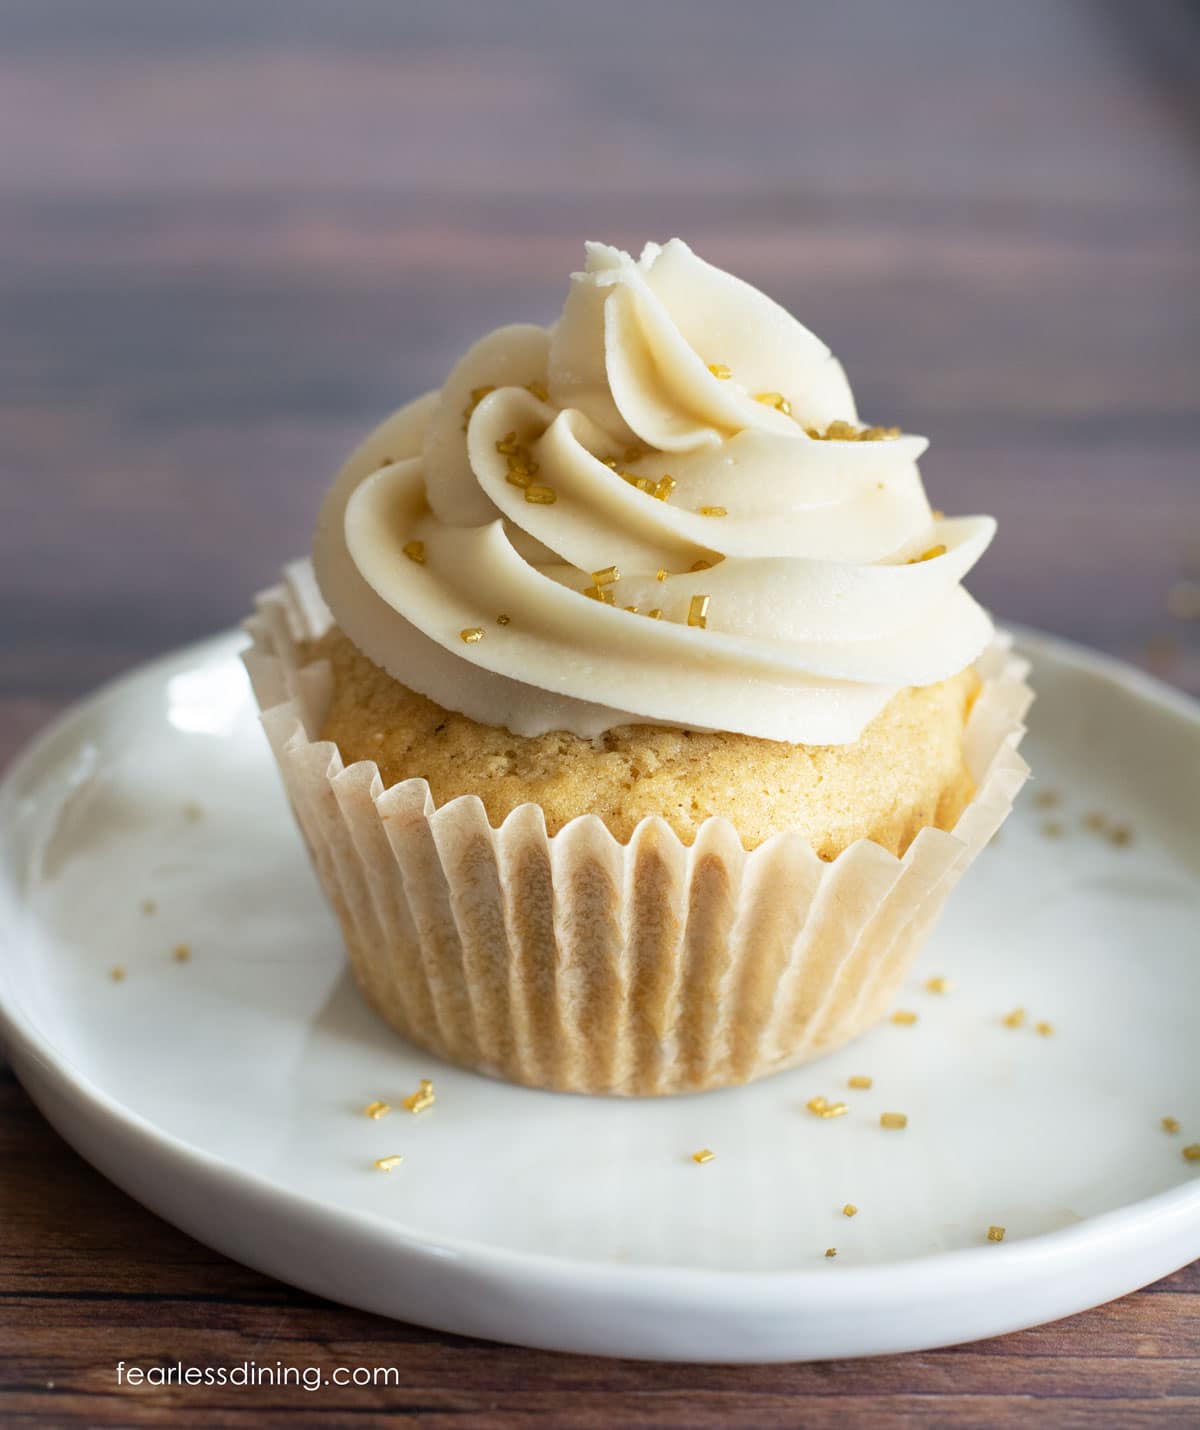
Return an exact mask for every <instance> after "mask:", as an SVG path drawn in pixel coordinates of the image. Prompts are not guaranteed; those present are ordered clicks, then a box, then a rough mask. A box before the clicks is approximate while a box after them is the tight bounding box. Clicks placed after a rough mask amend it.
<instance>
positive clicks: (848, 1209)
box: [842, 1202, 858, 1216]
mask: <svg viewBox="0 0 1200 1430" xmlns="http://www.w3.org/2000/svg"><path fill="white" fill-rule="evenodd" d="M842 1215H843V1216H857V1215H858V1208H857V1207H856V1206H855V1205H854V1203H853V1202H847V1203H846V1205H845V1206H844V1207H843V1208H842Z"/></svg>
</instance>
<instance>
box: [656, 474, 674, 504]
mask: <svg viewBox="0 0 1200 1430" xmlns="http://www.w3.org/2000/svg"><path fill="white" fill-rule="evenodd" d="M674 490H675V478H674V477H672V476H667V475H664V476H661V477H659V479H658V481H656V482H655V483H654V495H655V497H656V498H657V499H658V500H659V501H666V500H667V499H668V498H669V497H670V495H671V493H672V492H673V491H674Z"/></svg>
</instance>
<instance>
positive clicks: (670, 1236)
mask: <svg viewBox="0 0 1200 1430" xmlns="http://www.w3.org/2000/svg"><path fill="white" fill-rule="evenodd" d="M239 645H240V640H239V638H238V637H237V636H233V635H229V636H222V637H220V638H218V639H215V640H212V641H209V642H207V643H205V644H203V645H200V646H196V647H193V648H192V649H190V650H185V651H182V652H180V653H179V654H177V655H174V656H171V657H168V658H167V659H165V660H162V661H159V662H157V663H156V664H154V665H152V666H149V667H147V668H145V669H143V670H141V671H139V672H135V673H134V674H132V675H130V676H128V677H126V678H125V679H123V680H121V681H118V682H117V683H116V684H114V685H112V686H110V687H108V688H107V689H106V690H104V691H102V692H100V694H98V695H96V696H95V697H93V698H92V699H91V700H89V701H87V702H85V703H84V704H83V705H80V706H78V707H77V708H76V709H75V710H73V711H71V712H70V713H68V714H67V715H66V716H65V717H64V718H63V719H61V720H60V721H59V722H58V724H57V725H55V726H54V727H53V728H52V729H51V730H50V731H49V732H48V733H47V734H46V735H45V736H43V738H42V739H41V740H39V741H38V742H37V744H36V745H35V746H34V747H33V748H32V749H30V750H29V751H28V753H27V754H26V755H25V756H24V757H23V758H21V759H20V760H19V761H18V762H17V763H16V765H15V766H14V767H13V768H12V770H11V771H10V773H9V775H8V777H7V779H6V781H5V783H4V786H3V789H2V790H0V937H2V939H3V959H2V963H0V1029H2V1030H3V1034H4V1036H5V1039H6V1042H7V1048H8V1054H9V1057H10V1058H11V1060H12V1063H13V1065H14V1067H15V1068H16V1071H17V1073H18V1075H19V1076H20V1078H21V1080H22V1082H23V1083H24V1084H25V1086H26V1087H27V1088H28V1090H29V1092H30V1094H31V1096H32V1097H33V1098H34V1100H35V1101H36V1102H37V1104H38V1105H39V1106H40V1107H41V1108H42V1110H43V1111H44V1112H45V1114H46V1116H47V1117H48V1118H49V1119H50V1121H51V1122H52V1123H53V1124H54V1125H55V1126H56V1127H57V1128H58V1129H59V1131H60V1132H61V1133H62V1134H63V1136H64V1137H66V1138H67V1140H68V1141H69V1142H71V1143H72V1144H73V1145H74V1146H75V1147H76V1148H78V1149H79V1151H80V1152H81V1153H82V1154H83V1155H84V1156H85V1157H86V1158H88V1160H89V1161H91V1162H92V1163H94V1164H95V1166H97V1167H98V1168H99V1169H100V1170H101V1171H102V1172H103V1173H105V1175H107V1176H108V1177H110V1178H112V1180H113V1181H114V1182H116V1183H117V1184H118V1185H119V1186H121V1187H124V1188H125V1189H126V1190H127V1191H128V1192H129V1193H131V1194H132V1195H133V1196H135V1197H137V1198H138V1199H139V1200H140V1201H142V1202H144V1203H145V1204H146V1205H147V1206H148V1207H150V1208H152V1209H153V1210H154V1211H156V1212H158V1213H160V1214H161V1215H162V1216H164V1217H166V1218H167V1219H168V1220H170V1221H172V1222H174V1223H176V1224H177V1225H178V1226H180V1227H182V1228H183V1229H184V1230H186V1231H188V1232H190V1233H191V1234H192V1235H193V1236H196V1237H198V1238H199V1239H200V1240H201V1241H203V1242H206V1243H207V1244H209V1245H211V1246H213V1247H216V1248H217V1249H218V1250H220V1251H223V1252H225V1253H227V1254H228V1255H230V1256H232V1257H235V1258H237V1259H238V1260H240V1261H243V1262H246V1263H247V1264H249V1265H251V1266H255V1267H258V1268H259V1269H261V1270H263V1271H266V1272H269V1273H270V1274H272V1275H274V1276H278V1277H280V1278H282V1279H283V1280H285V1281H290V1282H293V1283H295V1284H296V1285H298V1286H303V1287H306V1288H307V1289H309V1290H311V1291H314V1292H318V1293H320V1294H322V1295H325V1296H329V1297H332V1298H333V1299H334V1300H338V1301H345V1302H348V1303H350V1304H352V1305H355V1306H360V1307H363V1308H365V1309H368V1310H372V1311H378V1312H382V1313H383V1314H385V1315H389V1316H397V1317H402V1318H404V1319H407V1320H412V1321H419V1322H422V1323H425V1324H427V1325H431V1326H438V1327H441V1328H443V1329H445V1330H450V1331H457V1332H461V1333H464V1334H467V1335H477V1336H486V1337H491V1338H495V1339H501V1340H510V1341H516V1342H523V1343H526V1344H530V1345H537V1346H545V1347H551V1348H555V1349H562V1350H570V1351H584V1352H594V1353H600V1354H606V1355H626V1356H641V1357H651V1358H664V1359H678V1360H731V1361H757V1360H790V1359H805V1358H823V1357H829V1356H848V1355H862V1354H869V1353H875V1352H885V1351H900V1350H910V1349H919V1348H925V1347H930V1346H936V1345H942V1344H946V1343H951V1342H957V1341H963V1340H970V1339H973V1338H977V1337H981V1336H987V1335H993V1334H996V1333H998V1332H1003V1331H1008V1330H1012V1329H1015V1328H1017V1327H1020V1326H1028V1325H1031V1324H1036V1323H1038V1322H1042V1321H1047V1320H1052V1319H1054V1318H1056V1317H1058V1316H1062V1315H1066V1314H1068V1313H1070V1312H1073V1311H1077V1310H1080V1309H1082V1308H1084V1307H1087V1306H1091V1305H1095V1304H1097V1303H1099V1302H1101V1301H1104V1300H1107V1299H1109V1298H1111V1297H1113V1296H1117V1295H1120V1294H1122V1293H1124V1292H1126V1291H1130V1290H1132V1289H1133V1288H1135V1287H1137V1286H1141V1285H1143V1284H1145V1283H1146V1282H1149V1281H1152V1280H1154V1279H1156V1278H1157V1277H1159V1276H1161V1275H1164V1274H1165V1273H1166V1272H1168V1271H1171V1270H1173V1269H1175V1268H1176V1267H1178V1266H1180V1265H1183V1264H1184V1263H1186V1262H1188V1261H1189V1260H1191V1259H1192V1258H1193V1257H1195V1256H1197V1255H1200V1163H1188V1162H1186V1161H1185V1159H1184V1158H1183V1156H1182V1148H1183V1146H1184V1145H1185V1144H1187V1143H1191V1142H1200V1058H1198V1057H1197V1041H1198V1036H1200V1031H1198V1030H1200V1022H1198V1017H1197V1014H1198V1009H1200V835H1198V816H1197V810H1198V809H1200V714H1198V713H1197V708H1196V707H1195V706H1193V705H1192V704H1191V703H1189V702H1187V701H1185V700H1184V699H1183V698H1181V697H1180V696H1178V695H1175V694H1173V693H1171V692H1170V691H1168V690H1167V689H1165V688H1164V687H1162V686H1159V685H1157V684H1155V683H1153V682H1151V681H1150V680H1148V679H1147V678H1145V677H1144V676H1141V675H1139V674H1137V673H1136V672H1134V671H1132V670H1130V669H1128V668H1126V667H1122V666H1119V665H1116V664H1115V663H1113V662H1111V661H1108V660H1106V659H1103V658H1100V657H1097V656H1095V655H1092V654H1089V653H1087V652H1084V651H1081V650H1078V649H1073V648H1070V647H1067V646H1064V645H1062V644H1060V643H1057V642H1053V641H1050V640H1047V639H1044V638H1034V637H1029V638H1028V639H1027V640H1026V642H1025V646H1026V649H1027V651H1028V652H1029V653H1030V654H1031V655H1032V656H1033V658H1034V662H1035V665H1034V676H1033V679H1034V683H1035V686H1036V688H1037V691H1038V700H1037V703H1036V704H1035V706H1034V712H1033V718H1032V731H1031V734H1030V736H1029V739H1028V743H1027V745H1026V746H1025V747H1024V751H1025V753H1027V755H1028V758H1029V760H1030V762H1031V764H1032V766H1033V769H1034V772H1035V776H1036V777H1037V784H1036V785H1035V786H1034V790H1033V792H1032V793H1031V794H1027V795H1026V796H1025V797H1024V798H1023V799H1022V801H1021V806H1020V808H1018V810H1017V811H1016V813H1015V814H1014V816H1013V818H1012V819H1011V820H1010V822H1009V823H1008V825H1006V827H1005V829H1004V831H1003V832H1002V834H1001V836H1000V838H999V839H998V841H997V843H996V847H995V848H993V849H990V850H989V851H987V853H986V854H985V856H984V857H983V858H982V859H981V861H980V863H979V864H978V865H977V866H976V867H975V868H974V869H972V870H971V872H970V875H969V876H968V877H967V878H966V879H965V880H964V883H963V886H962V888H961V889H960V890H959V891H958V892H957V893H956V894H955V896H954V898H953V899H952V901H951V907H950V909H949V911H948V913H947V915H946V917H945V918H944V920H943V922H942V923H941V925H940V926H939V928H938V930H937V932H936V934H935V937H934V939H933V942H932V944H931V946H930V947H929V948H928V950H927V951H926V953H925V955H924V957H923V958H922V960H921V963H920V966H919V969H918V971H917V973H916V974H915V975H914V977H913V978H912V980H911V982H910V985H909V987H908V988H907V989H906V991H905V994H904V997H903V999H902V1002H903V1004H904V1006H906V1007H908V1008H911V1009H912V1010H913V1011H915V1012H917V1013H918V1015H919V1020H918V1022H917V1023H916V1024H915V1026H909V1027H902V1026H895V1025H891V1024H886V1025H884V1026H883V1027H881V1028H879V1029H878V1030H876V1031H875V1032H873V1033H871V1034H870V1035H868V1036H867V1037H866V1038H864V1039H862V1040H861V1041H860V1042H858V1043H856V1044H855V1045H853V1046H852V1047H850V1048H848V1049H845V1050H843V1051H842V1052H839V1053H837V1054H835V1055H834V1056H833V1057H830V1058H828V1059H827V1060H825V1061H823V1062H821V1063H819V1064H817V1065H815V1066H813V1067H810V1068H802V1069H799V1070H798V1071H796V1072H792V1073H787V1074H783V1075H781V1076H779V1077H776V1078H773V1079H770V1080H768V1081H766V1082H762V1083H758V1084H756V1085H754V1086H752V1087H747V1088H740V1089H735V1090H732V1091H726V1092H720V1093H707V1094H704V1095H700V1096H694V1097H686V1098H676V1099H666V1100H660V1101H622V1100H616V1099H604V1098H591V1099H588V1098H578V1097H571V1096H556V1095H553V1094H547V1093H540V1092H532V1091H528V1090H525V1089H521V1088H515V1087H507V1086H504V1085H502V1084H498V1083H494V1082H489V1081H487V1080H485V1079H483V1078H480V1077H476V1076H473V1075H471V1074H468V1073H463V1072H459V1071H457V1070H455V1069H452V1068H449V1067H445V1066H443V1065H440V1064H438V1063H436V1062H435V1061H434V1060H433V1059H431V1058H429V1057H428V1056H426V1055H425V1054H423V1053H420V1052H418V1051H416V1050H415V1049H412V1048H410V1047H409V1046H407V1045H406V1044H405V1043H403V1042H401V1041H399V1040H398V1039H397V1038H396V1037H395V1035H393V1034H392V1033H391V1032H389V1031H388V1029H387V1028H385V1027H384V1026H383V1025H382V1024H381V1023H380V1022H379V1021H378V1020H377V1019H376V1018H375V1017H374V1015H373V1014H371V1013H370V1012H369V1011H368V1010H367V1008H366V1007H365V1006H364V1005H363V1004H362V1003H361V1002H360V1000H359V998H358V996H357V994H356V993H355V991H354V988H353V987H352V985H351V984H350V983H349V981H348V979H347V977H346V975H345V974H344V973H343V970H342V960H341V953H340V949H339V939H338V934H337V930H336V927H335V924H334V922H333V919H332V918H331V916H330V914H329V913H328V912H327V910H326V908H325V906H324V904H323V902H322V898H321V895H320V894H319V892H318V890H317V888H316V885H315V883H314V880H313V877H312V875H311V872H310V870H309V867H308V864H307V861H306V858H305V855H304V852H303V849H302V847H301V843H300V839H299V837H298V835H297V834H296V832H295V830H294V828H293V825H292V821H291V818H290V816H289V813H288V810H287V808H286V806H285V802H284V799H283V796H282V794H281V793H280V790H279V788H278V786H277V782H276V775H275V770H274V768H273V766H272V763H271V760H270V756H269V754H268V751H267V746H266V742H265V740H264V739H263V737H262V735H261V733H260V731H259V729H258V726H257V721H256V718H255V714H254V711H253V709H252V705H251V701H250V697H249V693H248V690H247V685H246V681H245V679H244V677H243V675H242V671H241V666H240V664H239V662H238V660H237V658H236V651H237V649H238V647H239ZM1039 789H1040V790H1043V791H1044V790H1047V789H1050V790H1055V791H1060V792H1061V794H1062V803H1061V805H1060V806H1059V807H1058V808H1056V809H1053V810H1047V809H1042V808H1039V807H1038V805H1037V803H1036V800H1037V791H1038V790H1039ZM1093 810H1096V811H1100V812H1102V813H1103V814H1105V815H1106V816H1107V817H1108V818H1109V820H1110V821H1119V822H1120V823H1122V824H1125V825H1127V826H1128V827H1129V829H1130V830H1131V831H1132V839H1131V840H1130V841H1129V842H1128V843H1127V844H1123V845H1121V844H1117V843H1114V842H1113V841H1112V840H1111V839H1110V838H1108V837H1107V836H1106V835H1104V834H1102V833H1098V832H1096V831H1094V830H1091V829H1089V828H1087V827H1086V825H1085V823H1084V822H1083V817H1084V816H1085V815H1086V814H1088V813H1089V812H1090V811H1093ZM1048 820H1054V821H1057V823H1058V824H1059V825H1061V829H1062V833H1061V834H1060V835H1059V836H1058V837H1052V835H1051V834H1049V833H1047V832H1046V831H1045V830H1044V829H1043V826H1044V825H1045V823H1046V822H1047V821H1048ZM144 900H153V901H154V903H155V905H156V907H155V909H154V911H153V912H146V911H144V910H143V907H142V904H143V901H144ZM180 943H186V944H187V945H188V947H189V948H190V951H191V958H190V960H189V961H187V962H180V961H177V960H176V959H175V958H174V957H173V954H172V950H173V948H174V946H175V945H177V944H180ZM117 965H119V966H120V967H122V968H123V969H124V970H125V977H124V979H123V981H120V982H116V981H113V979H112V977H111V976H110V975H111V970H112V969H113V968H114V966H117ZM932 974H945V975H947V976H948V977H949V978H950V979H952V980H953V986H952V989H951V991H950V992H948V993H946V994H945V995H942V996H937V995H935V994H933V993H930V992H928V991H926V990H925V988H924V980H925V979H926V978H927V977H928V976H930V975H932ZM1016 1006H1023V1007H1025V1008H1026V1009H1028V1021H1027V1023H1026V1025H1025V1026H1024V1027H1022V1028H1015V1029H1014V1028H1008V1027H1006V1026H1005V1025H1004V1023H1003V1021H1002V1020H1003V1015H1004V1014H1006V1013H1008V1012H1009V1011H1010V1010H1011V1009H1013V1008H1014V1007H1016ZM1039 1020H1045V1021H1047V1022H1049V1023H1051V1024H1052V1025H1053V1030H1054V1031H1053V1033H1052V1035H1050V1036H1043V1035H1039V1034H1038V1033H1037V1032H1036V1031H1034V1029H1033V1026H1032V1024H1033V1023H1034V1022H1036V1021H1039ZM854 1073H865V1074H869V1075H870V1076H872V1077H873V1078H874V1086H873V1088H872V1089H871V1090H870V1091H867V1092H853V1091H849V1090H848V1089H847V1078H848V1077H849V1075H851V1074H854ZM425 1076H428V1077H431V1078H433V1079H434V1081H435V1083H436V1089H437V1104H436V1106H435V1107H434V1109H433V1110H432V1111H430V1112H428V1113H425V1114H422V1115H420V1116H413V1115H411V1114H409V1113H406V1112H404V1111H403V1110H401V1109H400V1108H399V1104H400V1100H401V1098H402V1097H403V1096H404V1095H405V1094H406V1093H408V1092H410V1091H412V1090H413V1089H414V1088H415V1086H416V1084H417V1081H418V1079H419V1078H421V1077H425ZM816 1093H822V1094H824V1095H826V1096H828V1097H831V1098H834V1097H837V1098H843V1099H844V1100H846V1101H847V1102H848V1103H849V1104H850V1108H851V1110H850V1113H849V1115H847V1116H844V1117H841V1118H839V1119H836V1120H819V1119H817V1118H815V1117H813V1116H812V1115H810V1114H809V1113H807V1112H806V1110H805V1102H806V1101H807V1099H808V1098H809V1097H811V1096H813V1095H814V1094H816ZM375 1098H382V1099H386V1100H387V1101H388V1102H390V1103H392V1104H393V1106H395V1107H396V1108H397V1110H396V1111H394V1112H393V1113H392V1114H391V1115H390V1116H389V1117H386V1118H384V1119H383V1120H381V1121H371V1120H369V1119H368V1118H366V1117H365V1116H364V1115H363V1113H362V1108H363V1106H364V1104H366V1103H367V1102H370V1101H371V1100H372V1099H375ZM884 1111H900V1112H905V1113H907V1114H908V1118H909V1122H908V1127H907V1129H906V1130H904V1131H902V1132H896V1131H884V1130H882V1129H881V1128H880V1125H879V1115H880V1113H881V1112H884ZM1164 1116H1173V1117H1176V1118H1178V1119H1179V1121H1180V1122H1181V1124H1182V1131H1181V1133H1180V1134H1178V1135H1174V1136H1173V1135H1170V1134H1169V1133H1167V1132H1165V1131H1164V1130H1163V1129H1162V1127H1161V1125H1160V1120H1161V1119H1162V1118H1163V1117H1164ZM704 1147H708V1148H712V1149H713V1150H714V1151H715V1152H716V1158H715V1160H713V1161H712V1162H709V1163H708V1164H706V1165H703V1166H701V1165H697V1164H695V1163H694V1162H693V1161H692V1160H691V1155H690V1154H691V1153H692V1152H694V1151H696V1150H698V1149H700V1148H704ZM392 1152H401V1153H403V1156H404V1161H403V1163H402V1165H401V1166H399V1167H398V1168H397V1169H396V1170H394V1171H392V1172H390V1173H386V1174H385V1173H382V1172H379V1171H377V1170H375V1168H374V1165H373V1164H374V1161H375V1159H376V1158H377V1157H381V1156H384V1155H386V1154H389V1153H392ZM847 1202H850V1203H853V1204H855V1205H856V1206H857V1207H858V1208H859V1212H858V1214H857V1215H856V1216H855V1217H853V1218H852V1219H851V1218H847V1217H845V1216H844V1215H843V1214H842V1211H841V1208H842V1207H843V1206H844V1205H845V1204H846V1203H847ZM991 1225H1000V1226H1003V1227H1005V1228H1006V1236H1005V1240H1004V1242H1003V1244H995V1243H990V1242H988V1241H987V1239H986V1238H987V1229H988V1227H989V1226H991ZM827 1247H836V1248H837V1256H836V1257H834V1258H828V1257H826V1255H825V1250H826V1248H827Z"/></svg>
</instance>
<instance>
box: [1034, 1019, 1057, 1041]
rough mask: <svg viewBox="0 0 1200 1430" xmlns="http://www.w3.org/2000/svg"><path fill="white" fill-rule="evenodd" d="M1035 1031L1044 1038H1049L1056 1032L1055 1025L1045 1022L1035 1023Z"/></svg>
mask: <svg viewBox="0 0 1200 1430" xmlns="http://www.w3.org/2000/svg"><path fill="white" fill-rule="evenodd" d="M1033 1031H1034V1032H1035V1033H1040V1034H1041V1036H1042V1037H1043V1038H1048V1037H1050V1035H1051V1034H1052V1033H1053V1032H1054V1024H1053V1023H1045V1022H1042V1023H1035V1024H1034V1025H1033Z"/></svg>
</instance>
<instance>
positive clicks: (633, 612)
mask: <svg viewBox="0 0 1200 1430" xmlns="http://www.w3.org/2000/svg"><path fill="white" fill-rule="evenodd" d="M621 609H622V610H625V611H628V612H629V614H630V615H631V616H636V615H637V614H638V608H637V607H636V606H623V607H622V608H621Z"/></svg>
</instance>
